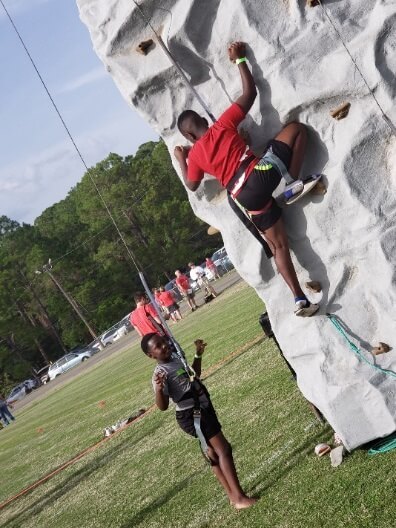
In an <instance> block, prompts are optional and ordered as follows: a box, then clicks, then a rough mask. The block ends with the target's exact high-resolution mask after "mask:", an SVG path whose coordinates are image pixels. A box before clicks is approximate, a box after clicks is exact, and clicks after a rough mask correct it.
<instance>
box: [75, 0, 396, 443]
mask: <svg viewBox="0 0 396 528" xmlns="http://www.w3.org/2000/svg"><path fill="white" fill-rule="evenodd" d="M77 3H78V7H79V10H80V16H81V19H82V21H83V22H84V23H85V24H86V26H87V27H88V29H89V32H90V34H91V38H92V42H93V46H94V49H95V51H96V53H97V54H98V55H99V57H100V59H101V60H102V61H103V63H104V65H105V67H106V69H107V71H108V72H109V74H110V75H111V76H112V78H113V79H114V82H115V83H116V85H117V86H118V88H119V90H120V92H121V94H122V95H123V97H124V98H125V99H126V101H127V102H128V104H129V105H130V106H131V107H132V108H134V109H136V110H137V111H138V112H139V113H140V114H141V115H142V116H143V117H144V119H146V120H147V122H148V123H149V124H150V125H151V126H152V127H153V128H154V129H155V130H156V131H157V132H158V134H160V135H161V136H162V137H163V138H164V140H165V141H166V144H167V145H168V147H169V151H170V152H171V153H172V152H173V148H174V146H175V145H177V144H180V143H182V144H183V143H184V144H185V141H184V140H183V138H182V137H181V136H180V134H179V132H178V130H177V128H176V119H177V116H178V114H179V113H180V112H181V111H182V110H184V109H186V108H193V109H195V110H197V111H199V112H201V113H202V114H203V110H202V108H201V107H200V106H199V104H198V103H197V100H196V99H195V98H194V97H193V96H192V93H191V91H190V90H189V89H188V87H187V86H186V85H185V84H184V83H183V81H182V79H181V76H180V75H179V74H178V72H177V70H176V68H175V67H174V66H173V65H172V64H171V62H170V61H169V59H168V58H167V56H166V55H165V54H164V52H163V50H162V49H161V47H160V46H159V45H158V43H154V45H153V46H152V47H151V48H150V49H149V50H148V52H147V54H146V55H143V54H141V53H138V52H137V51H136V48H137V46H138V45H139V43H140V42H142V41H145V40H147V39H150V38H153V34H152V32H151V30H150V27H149V26H148V25H147V23H146V22H145V21H144V20H143V18H142V16H141V14H140V13H139V10H138V9H137V8H136V7H135V5H134V2H133V1H132V0H77ZM139 3H140V5H141V8H142V10H143V11H144V14H145V16H147V18H148V19H149V20H150V23H151V24H152V26H153V27H154V28H155V29H156V30H157V31H158V32H159V33H160V34H161V35H162V38H163V40H164V41H165V42H166V43H167V45H168V46H169V49H170V51H171V53H172V54H173V56H174V57H175V59H176V60H177V62H178V63H179V64H180V66H181V67H182V68H183V70H184V72H185V73H186V75H187V77H188V78H189V79H190V81H191V83H192V84H193V85H194V87H195V88H196V90H197V91H198V92H199V94H200V95H201V96H202V98H203V99H204V100H205V101H206V102H207V104H208V105H209V106H210V109H211V111H212V112H213V114H214V115H215V116H219V115H220V113H221V112H222V111H223V110H224V109H225V108H226V107H227V106H228V105H229V104H230V102H231V101H232V100H233V98H235V97H236V96H238V94H239V93H240V78H239V74H238V71H237V67H236V66H234V65H233V64H231V63H230V62H229V60H228V58H227V53H226V47H227V44H228V43H230V42H232V41H234V40H241V41H245V42H246V43H248V54H247V55H248V58H249V61H250V65H251V69H252V71H253V74H254V78H255V80H256V82H257V87H258V92H259V95H258V97H257V100H256V103H255V105H254V106H253V108H252V110H251V112H250V115H249V116H248V117H247V118H246V120H245V122H244V123H243V127H244V128H245V129H246V130H248V131H249V133H250V136H251V138H252V146H253V147H254V149H255V150H256V151H257V152H259V151H260V149H262V148H263V146H264V145H265V143H266V141H268V140H269V139H270V138H272V137H273V136H274V135H276V133H277V132H278V131H279V130H280V129H281V127H282V125H283V124H284V123H287V122H288V121H290V120H294V119H298V120H299V121H301V122H303V123H305V124H306V125H307V126H308V128H309V146H308V153H307V158H306V164H305V167H304V170H303V172H304V173H309V172H323V173H324V174H325V175H326V178H325V182H326V184H327V186H328V192H327V194H326V195H324V196H314V197H307V198H303V199H302V200H300V201H299V202H298V203H297V204H295V205H293V206H289V207H287V208H285V209H284V218H285V222H286V224H287V230H288V233H289V238H290V244H291V248H292V251H293V260H294V262H295V266H296V270H297V273H298V276H299V278H300V279H301V282H305V281H307V280H319V281H320V282H321V283H322V285H323V297H322V300H321V304H322V309H321V311H320V314H319V315H317V316H315V317H313V318H311V319H301V318H297V317H295V316H294V315H293V308H294V305H293V299H292V296H291V294H290V293H289V291H288V289H287V288H286V286H285V284H284V282H283V280H282V278H281V277H280V276H279V274H278V273H277V271H276V268H275V266H274V262H273V259H271V260H267V259H266V257H265V255H264V253H263V251H262V248H261V246H260V244H259V243H258V242H257V241H256V240H255V239H254V237H253V236H252V235H251V234H250V233H249V232H248V231H247V230H246V229H245V228H244V227H243V225H242V224H241V223H240V221H239V220H238V218H237V217H236V216H234V214H233V212H232V211H231V210H230V208H229V205H228V203H227V200H225V199H224V193H222V192H221V189H220V187H219V185H218V184H217V182H216V181H215V180H213V179H212V178H210V177H207V179H206V181H205V184H204V185H203V186H201V188H200V190H199V192H197V193H196V194H193V193H189V198H190V202H191V206H192V209H193V211H194V213H195V214H196V215H198V216H199V217H200V218H202V219H203V220H205V221H206V222H207V223H208V224H211V225H214V226H216V227H217V228H219V229H220V230H221V233H222V236H223V240H224V243H225V246H226V248H227V251H228V253H229V255H230V257H231V259H232V261H233V262H234V264H235V267H236V268H237V270H238V272H239V273H240V275H241V276H242V277H243V278H244V279H245V280H246V281H247V282H248V283H249V284H250V285H251V286H253V287H254V288H255V290H256V291H257V293H258V295H259V296H260V297H261V298H262V299H263V301H265V303H266V306H267V309H268V313H269V316H270V319H271V322H272V326H273V328H274V331H275V333H276V335H277V337H278V340H279V343H280V345H281V347H282V349H283V350H284V353H285V355H286V357H287V359H288V360H289V361H290V363H291V364H292V366H293V368H294V369H295V370H296V372H297V374H298V385H299V387H300V389H301V391H302V393H303V394H304V396H305V397H306V398H307V399H308V400H310V401H311V402H313V403H314V404H315V405H316V406H317V407H318V408H319V409H320V410H321V411H322V412H323V414H324V415H325V417H326V418H327V420H328V421H329V423H330V424H331V425H332V427H333V428H334V429H335V430H336V431H337V432H338V433H339V434H340V436H341V438H342V439H343V441H344V443H345V445H346V447H347V448H348V449H353V448H355V447H357V446H359V445H362V444H364V443H366V442H368V441H370V440H372V439H374V438H378V437H381V436H385V435H387V434H389V433H391V432H393V431H394V430H395V429H396V379H395V378H392V377H391V376H390V375H386V374H385V373H383V372H381V371H379V370H376V369H374V368H372V367H370V366H369V365H367V364H365V363H364V362H363V361H362V360H360V359H359V358H358V357H357V356H356V355H354V353H353V352H352V351H351V350H350V349H349V348H348V347H347V346H346V343H345V341H343V339H342V337H341V336H340V335H339V334H338V333H337V332H336V331H335V329H334V327H333V326H332V324H331V323H330V321H328V320H327V318H326V316H325V313H326V312H332V313H334V314H336V315H337V316H338V317H339V318H340V319H341V320H342V321H343V323H344V324H345V325H346V327H347V328H349V331H350V336H352V337H353V338H354V341H355V343H356V344H358V345H359V346H360V347H361V350H362V352H363V354H364V355H365V357H366V358H368V359H369V360H370V361H374V357H373V356H372V355H371V353H370V350H371V348H372V346H375V345H377V344H378V341H384V342H387V343H389V344H390V345H391V346H394V347H395V349H394V350H391V351H390V352H389V353H387V354H383V355H381V356H377V357H376V358H375V362H376V364H377V365H378V366H380V367H383V368H385V369H393V370H395V371H396V322H395V321H396V265H395V263H396V228H395V219H396V199H395V195H396V193H395V191H396V168H395V167H396V137H395V136H394V133H392V130H391V128H390V126H389V125H388V124H387V123H386V121H385V119H384V118H383V116H382V114H381V111H380V109H379V108H378V106H377V104H376V102H375V101H374V98H373V96H372V95H370V92H369V88H370V89H371V90H372V91H373V93H374V95H375V97H376V99H377V101H378V103H379V105H380V106H381V108H382V110H383V111H384V112H385V113H386V114H387V115H388V116H389V118H390V119H391V120H392V121H393V122H396V111H395V110H394V106H395V105H394V100H395V94H396V81H395V71H396V30H395V20H396V8H395V6H396V4H395V2H394V1H389V0H364V1H363V0H352V1H348V2H342V1H334V0H332V1H326V0H323V5H324V8H325V10H326V12H327V15H328V16H327V15H326V12H325V11H324V10H323V8H322V7H321V6H320V5H319V6H316V7H308V6H306V5H305V0H276V1H274V0H163V1H161V2H157V1H154V0H140V2H139ZM328 17H329V18H330V20H329V18H328ZM332 24H333V25H334V27H335V28H336V29H337V30H338V32H339V34H337V32H336V31H335V29H334V27H333V26H332ZM340 35H341V36H342V39H343V40H344V42H345V44H346V46H347V48H348V50H349V52H350V53H351V55H352V57H353V58H354V59H355V60H356V63H357V64H358V67H359V69H360V71H361V72H362V74H363V76H364V78H365V80H366V82H367V83H368V86H367V85H366V84H365V82H364V81H363V79H362V77H361V75H360V74H359V73H358V72H357V70H356V68H355V66H354V64H353V62H352V60H351V57H350V56H349V55H348V52H347V50H346V49H345V47H344V46H343V44H342V41H341V40H340ZM368 87H369V88H368ZM346 101H348V102H349V103H350V104H351V108H350V111H349V114H348V116H347V117H346V118H345V119H343V120H340V121H337V120H335V119H333V118H332V117H331V116H330V111H331V110H332V109H334V108H335V107H337V106H338V105H339V104H341V103H343V102H346ZM126 111H127V108H126ZM175 168H176V169H177V170H178V167H177V164H175ZM255 317H256V316H255ZM236 324H237V321H236Z"/></svg>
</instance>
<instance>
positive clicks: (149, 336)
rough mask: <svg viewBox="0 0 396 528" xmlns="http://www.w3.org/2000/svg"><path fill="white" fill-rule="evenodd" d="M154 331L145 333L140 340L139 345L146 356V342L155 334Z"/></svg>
mask: <svg viewBox="0 0 396 528" xmlns="http://www.w3.org/2000/svg"><path fill="white" fill-rule="evenodd" d="M156 335H158V334H156V333H155V332H151V334H146V335H144V336H143V337H142V340H141V341H140V346H141V347H142V350H143V352H144V353H145V354H146V356H148V344H149V341H150V339H152V338H153V337H154V336H156Z"/></svg>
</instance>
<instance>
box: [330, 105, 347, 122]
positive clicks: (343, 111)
mask: <svg viewBox="0 0 396 528" xmlns="http://www.w3.org/2000/svg"><path fill="white" fill-rule="evenodd" d="M350 108H351V103H342V105H340V106H337V108H334V110H331V111H330V115H331V117H334V119H337V120H338V121H339V120H340V119H344V118H345V117H346V116H347V115H348V114H349V109H350Z"/></svg>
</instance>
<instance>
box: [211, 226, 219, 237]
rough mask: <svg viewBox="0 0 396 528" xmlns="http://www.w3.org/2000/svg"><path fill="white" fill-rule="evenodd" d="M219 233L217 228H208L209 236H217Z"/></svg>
mask: <svg viewBox="0 0 396 528" xmlns="http://www.w3.org/2000/svg"><path fill="white" fill-rule="evenodd" d="M217 233H220V231H219V230H218V229H217V228H216V227H213V226H209V227H208V235H217Z"/></svg>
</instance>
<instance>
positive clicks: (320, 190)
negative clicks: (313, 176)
mask: <svg viewBox="0 0 396 528" xmlns="http://www.w3.org/2000/svg"><path fill="white" fill-rule="evenodd" d="M326 193H327V187H326V185H325V184H324V183H323V182H322V181H318V183H317V184H316V185H315V187H314V188H313V189H312V191H311V194H314V195H316V196H323V195H324V194H326Z"/></svg>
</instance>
